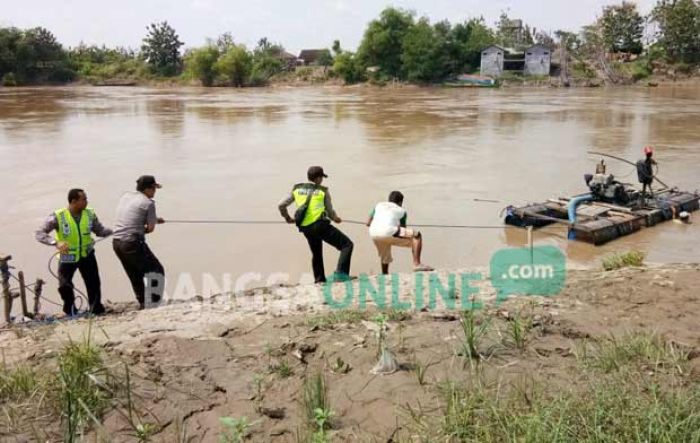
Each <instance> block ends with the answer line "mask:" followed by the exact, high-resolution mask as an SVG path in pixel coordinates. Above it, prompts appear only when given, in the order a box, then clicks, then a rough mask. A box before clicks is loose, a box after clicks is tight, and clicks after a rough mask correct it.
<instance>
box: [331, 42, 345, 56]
mask: <svg viewBox="0 0 700 443" xmlns="http://www.w3.org/2000/svg"><path fill="white" fill-rule="evenodd" d="M332 49H333V54H335V56H336V57H337V56H338V55H340V53H341V52H343V49H342V48H341V47H340V40H333V47H332Z"/></svg>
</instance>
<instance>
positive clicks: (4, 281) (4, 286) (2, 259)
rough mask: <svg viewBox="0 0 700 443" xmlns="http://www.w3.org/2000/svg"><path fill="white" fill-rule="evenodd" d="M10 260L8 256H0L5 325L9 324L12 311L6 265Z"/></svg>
mask: <svg viewBox="0 0 700 443" xmlns="http://www.w3.org/2000/svg"><path fill="white" fill-rule="evenodd" d="M10 260H12V256H10V255H6V256H3V255H0V277H2V298H3V302H4V307H5V312H4V314H5V317H4V318H5V323H7V324H8V325H9V324H10V323H11V319H10V310H11V309H12V294H11V293H10V267H9V265H8V264H7V262H8V261H10Z"/></svg>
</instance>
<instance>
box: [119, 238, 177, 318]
mask: <svg viewBox="0 0 700 443" xmlns="http://www.w3.org/2000/svg"><path fill="white" fill-rule="evenodd" d="M112 247H113V248H114V252H115V253H116V254H117V257H118V258H119V261H121V263H122V266H123V267H124V271H126V275H127V276H128V277H129V281H130V282H131V287H132V288H133V289H134V295H136V300H138V302H139V305H140V306H141V307H144V305H145V292H146V283H144V279H146V280H147V281H148V283H147V284H148V287H149V293H150V294H151V300H149V302H153V303H158V302H159V301H160V299H161V297H162V295H163V290H164V289H165V270H164V269H163V265H161V264H160V261H158V258H157V257H156V256H155V255H154V254H153V252H151V249H150V248H149V247H148V245H147V244H146V241H145V240H142V239H134V240H122V239H116V238H115V239H114V240H113V241H112Z"/></svg>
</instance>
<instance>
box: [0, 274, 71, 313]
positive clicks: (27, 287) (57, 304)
mask: <svg viewBox="0 0 700 443" xmlns="http://www.w3.org/2000/svg"><path fill="white" fill-rule="evenodd" d="M10 277H12V278H14V279H15V280H17V282H18V283H19V282H20V280H19V277H17V276H16V275H15V274H13V273H12V272H10ZM34 285H35V284H31V285H24V287H25V288H26V289H27V290H28V291H29V292H31V293H32V294H34V295H38V294H37V293H36V292H34V290H33V289H31V288H30V286H34ZM18 289H19V287H18ZM39 298H40V299H42V300H44V301H47V302H49V303H51V304H52V305H56V306H63V305H61V304H59V303H56V302H54V301H51V300H49V299H48V298H45V297H44V296H43V295H39ZM37 308H39V306H37Z"/></svg>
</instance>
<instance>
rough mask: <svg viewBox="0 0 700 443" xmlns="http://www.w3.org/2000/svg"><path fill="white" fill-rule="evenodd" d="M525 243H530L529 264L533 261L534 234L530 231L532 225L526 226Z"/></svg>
mask: <svg viewBox="0 0 700 443" xmlns="http://www.w3.org/2000/svg"><path fill="white" fill-rule="evenodd" d="M527 244H528V245H530V264H534V263H535V250H534V249H533V247H534V235H533V232H532V226H528V227H527Z"/></svg>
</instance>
